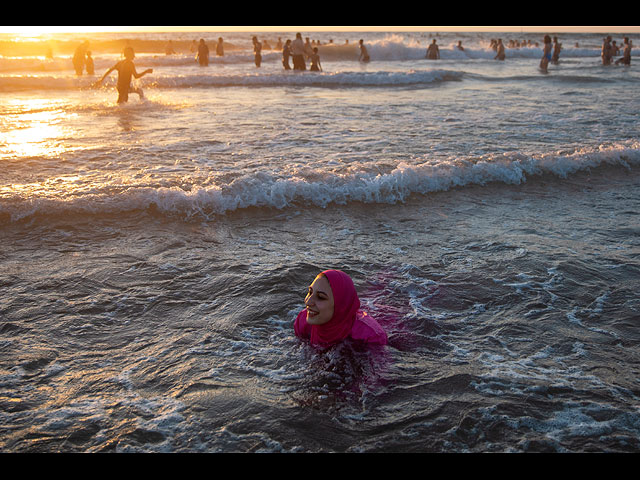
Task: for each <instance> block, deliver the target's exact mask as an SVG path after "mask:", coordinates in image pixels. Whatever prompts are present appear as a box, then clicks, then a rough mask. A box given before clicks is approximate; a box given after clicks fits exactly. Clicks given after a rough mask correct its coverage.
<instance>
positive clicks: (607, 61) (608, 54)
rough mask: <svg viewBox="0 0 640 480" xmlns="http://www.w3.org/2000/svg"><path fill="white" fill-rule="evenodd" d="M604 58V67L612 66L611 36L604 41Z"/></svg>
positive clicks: (601, 54)
mask: <svg viewBox="0 0 640 480" xmlns="http://www.w3.org/2000/svg"><path fill="white" fill-rule="evenodd" d="M600 56H601V57H602V65H611V59H612V57H613V53H612V48H611V36H608V37H606V38H605V39H604V40H603V41H602V51H601V52H600Z"/></svg>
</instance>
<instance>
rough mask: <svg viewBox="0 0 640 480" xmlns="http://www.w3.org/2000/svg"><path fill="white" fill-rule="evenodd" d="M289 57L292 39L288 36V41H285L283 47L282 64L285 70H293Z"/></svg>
mask: <svg viewBox="0 0 640 480" xmlns="http://www.w3.org/2000/svg"><path fill="white" fill-rule="evenodd" d="M289 57H291V40H289V39H288V38H287V41H286V42H285V43H284V47H282V66H283V67H284V69H285V70H291V67H290V66H289Z"/></svg>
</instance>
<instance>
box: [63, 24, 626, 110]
mask: <svg viewBox="0 0 640 480" xmlns="http://www.w3.org/2000/svg"><path fill="white" fill-rule="evenodd" d="M193 42H194V44H193V45H192V47H191V52H192V53H193V52H195V53H196V61H197V62H198V64H199V65H201V66H207V65H209V47H208V46H207V44H206V42H205V41H204V39H200V42H199V43H198V44H196V42H195V40H194V41H193ZM543 42H544V44H543V53H542V59H541V60H540V69H541V70H542V71H543V72H547V69H548V66H549V63H558V61H559V58H560V52H561V51H562V44H561V43H560V42H559V41H558V37H553V40H552V39H551V37H550V36H549V35H545V36H544V41H543ZM252 43H253V52H254V60H255V65H256V67H258V68H259V67H260V66H261V64H262V49H263V48H264V47H265V46H268V48H271V47H270V45H268V43H267V42H266V41H263V42H260V41H259V40H258V38H257V37H256V36H253V38H252ZM330 43H332V42H330ZM319 44H320V42H311V41H310V39H309V38H308V37H307V38H306V41H303V40H302V34H301V33H296V35H295V39H294V40H290V39H287V40H286V41H285V42H284V43H283V42H282V40H281V39H280V38H278V43H277V44H276V49H278V50H282V65H283V68H284V69H285V70H291V69H292V67H293V70H298V71H304V70H306V69H307V62H310V66H309V70H310V71H316V72H317V71H322V65H321V63H320V55H319V53H318V46H317V45H319ZM347 44H348V40H347ZM509 45H510V47H511V48H520V47H532V46H533V47H537V46H538V44H537V42H533V43H532V42H523V43H518V44H517V45H516V44H515V43H512V41H510V42H509ZM576 46H578V45H577V44H576ZM455 48H457V49H458V50H461V51H464V47H463V46H462V42H461V41H459V42H458V44H457V45H456V47H455ZM490 48H491V49H493V50H494V51H495V52H496V56H495V57H494V59H496V60H501V61H503V60H505V58H506V53H505V46H504V44H503V42H502V39H500V38H498V39H495V40H494V39H492V40H491V43H490ZM359 49H360V56H359V58H358V60H359V61H360V62H363V63H367V62H369V61H370V60H371V57H370V56H369V52H368V50H367V47H366V46H365V44H364V40H362V39H360V41H359ZM631 49H632V42H631V41H630V40H629V37H624V39H623V42H622V56H621V57H620V58H618V59H617V60H616V61H615V64H616V65H618V64H622V65H631ZM620 51H621V49H620V47H619V46H618V45H617V44H616V42H615V41H614V40H612V38H611V36H610V35H609V36H607V37H606V38H605V39H604V40H603V44H602V50H601V57H602V64H603V65H611V64H612V63H614V60H613V59H614V57H615V56H617V55H620ZM165 53H166V54H167V55H172V54H175V50H174V49H173V45H172V44H171V41H170V42H169V44H168V45H167V48H166V52H165ZM123 55H124V60H121V61H119V62H117V63H116V64H115V65H114V66H113V67H111V68H110V69H109V70H107V72H106V73H105V74H104V75H103V77H102V78H101V79H100V80H99V81H98V82H96V83H95V84H94V85H99V84H100V83H102V81H103V80H104V79H105V78H106V77H107V76H108V75H109V74H110V73H111V72H113V71H114V70H117V71H118V82H117V89H118V103H123V102H126V101H127V100H128V94H129V93H132V92H135V93H138V94H139V95H140V97H142V96H143V93H142V90H140V89H133V88H132V87H131V80H132V79H133V78H136V79H137V78H140V77H142V76H144V75H146V74H149V73H152V72H153V70H152V69H147V70H145V71H143V72H142V73H138V72H137V70H136V68H135V65H134V63H133V59H134V57H135V55H134V51H133V48H132V47H130V46H127V47H125V49H124V51H123ZM216 55H218V56H224V40H223V38H222V37H219V38H218V42H217V45H216ZM425 58H426V59H428V60H438V59H440V49H439V47H438V44H437V41H436V39H433V40H432V42H431V44H430V45H429V46H428V47H427V51H426V54H425ZM290 60H291V62H292V65H290V64H289V61H290ZM72 62H73V66H74V69H75V71H76V74H77V75H82V73H83V70H85V69H86V71H87V74H89V75H93V74H94V66H93V58H92V57H91V52H90V51H89V42H88V41H84V42H83V43H82V44H80V45H79V46H78V47H77V49H76V51H75V54H74V55H73V59H72Z"/></svg>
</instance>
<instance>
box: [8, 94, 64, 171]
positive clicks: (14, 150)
mask: <svg viewBox="0 0 640 480" xmlns="http://www.w3.org/2000/svg"><path fill="white" fill-rule="evenodd" d="M11 108H12V106H11V105H7V106H6V108H5V111H7V113H6V114H5V115H3V117H2V119H0V131H2V132H3V133H2V136H3V138H2V142H1V143H0V158H10V157H54V156H59V155H61V154H62V153H64V152H68V151H69V150H70V149H71V148H70V147H69V146H68V145H66V144H65V141H64V140H65V138H68V137H69V136H70V132H69V128H68V127H67V126H65V124H66V122H67V121H68V119H69V117H70V116H71V115H72V114H69V113H67V112H65V111H64V109H63V108H62V107H61V106H60V105H59V104H57V103H53V102H50V101H48V100H44V99H33V100H29V101H27V102H25V101H24V100H21V101H20V104H19V107H18V106H16V109H15V110H14V111H11Z"/></svg>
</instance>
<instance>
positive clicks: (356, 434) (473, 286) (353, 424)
mask: <svg viewBox="0 0 640 480" xmlns="http://www.w3.org/2000/svg"><path fill="white" fill-rule="evenodd" d="M638 184H639V181H638V177H637V174H636V172H635V170H627V169H624V168H619V167H614V168H611V167H603V168H600V169H596V170H594V171H592V172H590V173H583V174H579V175H577V176H576V177H574V178H572V179H571V180H570V181H567V180H558V179H557V178H551V177H540V178H536V179H534V180H532V181H530V182H528V183H527V184H525V185H521V186H504V185H496V186H485V187H470V188H463V189H455V190H452V191H449V192H443V193H438V194H432V195H428V196H413V197H411V198H410V199H409V200H408V201H407V202H406V203H405V204H402V205H376V206H375V207H372V206H370V205H365V204H353V205H350V206H349V207H348V208H344V207H339V206H334V207H328V208H326V209H319V210H318V211H317V212H312V211H308V210H295V209H290V210H285V211H279V210H277V211H273V210H269V209H254V210H247V211H242V212H236V213H235V214H233V215H229V216H225V217H221V218H218V219H216V220H215V221H204V222H182V221H171V220H167V219H166V218H165V217H164V216H162V215H154V212H142V211H141V212H138V213H135V214H131V215H129V216H128V217H126V218H122V217H109V216H101V217H91V216H89V217H85V218H84V221H78V219H69V218H65V217H64V216H61V217H59V218H49V219H47V220H46V221H45V220H40V221H38V222H36V221H31V222H27V223H26V224H14V225H10V226H8V227H5V228H4V229H3V230H2V243H3V245H5V246H6V247H5V248H4V249H3V252H2V256H1V260H2V265H3V270H4V271H3V276H2V289H3V292H5V293H4V294H3V296H2V303H1V304H0V315H1V316H2V320H3V322H2V327H1V335H2V337H1V344H0V346H1V348H2V357H1V358H2V362H1V365H0V368H1V371H2V391H3V394H2V398H1V401H2V403H1V407H2V432H3V434H2V447H3V450H4V451H22V452H28V451H170V452H180V451H208V452H209V451H220V452H229V451H242V452H245V451H252V452H258V451H267V452H282V451H285V452H288V451H293V452H301V451H302V452H316V451H325V452H353V451H355V452H375V451H385V452H388V451H390V452H393V451H401V452H448V451H457V452H467V451H468V452H478V451H497V452H505V451H507V452H509V451H568V452H576V451H616V452H632V451H637V449H638V446H639V443H640V441H639V440H638V433H639V432H640V416H639V414H638V401H637V400H638V378H639V377H638V373H639V371H638V368H639V366H640V365H639V363H638V360H639V358H638V340H639V337H638V334H637V329H636V326H637V321H638V318H639V317H638V309H639V307H640V304H639V301H638V296H637V291H638V286H639V285H638V279H639V278H640V275H639V273H640V272H639V266H640V264H639V259H638V253H639V252H640V245H639V241H638V238H640V237H639V236H638V213H637V212H638V206H639V205H638V203H639V200H638V197H637V191H638V186H639V185H638ZM568 225H569V226H570V228H567V226H568ZM26 231H29V232H30V234H29V235H26V234H25V232H26ZM257 233H259V235H257ZM292 244H295V245H305V246H306V248H299V249H296V250H295V251H292V250H291V249H289V245H292ZM329 264H330V265H339V266H340V267H342V268H344V269H345V270H346V271H348V272H349V273H350V274H352V275H353V277H354V279H355V281H356V284H357V286H358V289H359V291H360V295H361V297H362V299H363V303H364V304H365V305H366V306H367V308H368V309H369V311H370V312H371V313H372V314H373V315H376V316H377V318H379V319H380V321H381V322H382V323H383V324H384V325H385V328H387V330H388V333H389V337H390V345H389V346H387V347H384V348H379V347H378V349H377V350H373V351H371V350H363V349H362V347H359V346H355V345H343V346H341V347H339V348H337V349H334V350H331V351H329V352H318V351H315V350H314V349H312V348H310V347H309V346H308V345H306V344H305V343H303V342H300V341H299V340H298V339H296V338H295V337H294V335H293V332H292V328H291V325H292V321H293V318H294V316H295V312H296V311H297V309H298V308H300V305H301V301H302V296H303V291H304V288H305V287H306V284H307V283H308V282H309V281H310V279H312V278H313V276H314V275H315V273H316V272H317V271H318V270H319V269H321V268H324V266H325V265H329Z"/></svg>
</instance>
